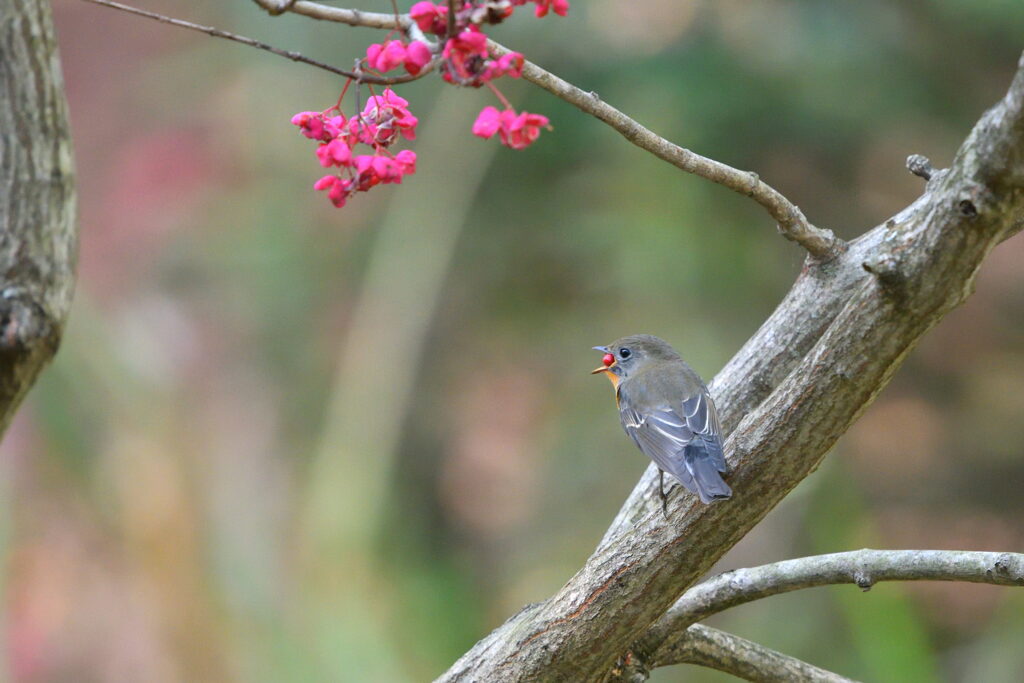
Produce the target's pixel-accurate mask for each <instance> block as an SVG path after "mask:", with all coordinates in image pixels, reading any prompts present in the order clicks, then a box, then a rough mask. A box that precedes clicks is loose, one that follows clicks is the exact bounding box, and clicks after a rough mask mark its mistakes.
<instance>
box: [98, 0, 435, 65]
mask: <svg viewBox="0 0 1024 683" xmlns="http://www.w3.org/2000/svg"><path fill="white" fill-rule="evenodd" d="M84 2H91V3H92V4H94V5H102V6H104V7H110V8H111V9H116V10H121V11H122V12H128V13H129V14H136V15H138V16H141V17H146V18H147V19H155V20H156V21H159V22H161V23H164V24H171V25H172V26H178V27H181V28H187V29H189V30H191V31H198V32H200V33H205V34H207V35H210V36H213V37H214V38H224V39H226V40H233V41H235V42H236V43H241V44H243V45H248V46H249V47H255V48H257V49H259V50H265V51H267V52H270V53H272V54H275V55H277V56H279V57H284V58H286V59H290V60H292V61H293V62H300V63H302V64H308V65H310V66H315V67H316V68H318V69H323V70H324V71H330V72H331V73H333V74H338V75H339V76H344V77H345V78H351V79H352V80H355V81H359V82H361V83H371V84H373V85H396V84H398V83H408V82H410V81H415V80H418V79H420V78H423V77H424V76H426V75H427V74H428V73H430V72H431V71H433V70H434V68H435V67H436V66H437V63H438V62H437V60H436V59H434V60H431V62H430V63H429V64H427V65H426V66H424V67H423V69H421V70H420V72H419V73H417V74H415V75H413V74H406V75H404V76H395V77H393V78H388V77H385V76H373V75H370V74H365V73H362V72H360V73H356V72H355V71H347V70H345V69H339V68H338V67H336V66H331V65H330V64H325V63H323V62H318V61H317V60H315V59H310V58H309V57H306V56H304V55H302V54H300V53H298V52H294V51H291V50H282V49H280V48H276V47H274V46H273V45H268V44H267V43H264V42H262V41H259V40H255V39H253V38H247V37H246V36H242V35H238V34H237V33H231V32H230V31H224V30H222V29H219V28H215V27H213V26H203V25H202V24H195V23H192V22H191V21H185V20H184V19H175V18H173V17H168V16H166V15H163V14H158V13H156V12H150V11H148V10H144V9H139V8H137V7H131V6H129V5H122V4H121V3H119V2H112V1H111V0H84ZM261 5H262V3H261ZM392 21H394V19H392Z"/></svg>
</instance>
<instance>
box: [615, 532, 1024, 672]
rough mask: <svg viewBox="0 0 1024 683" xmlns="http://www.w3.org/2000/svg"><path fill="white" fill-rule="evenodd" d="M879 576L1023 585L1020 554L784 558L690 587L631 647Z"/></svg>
mask: <svg viewBox="0 0 1024 683" xmlns="http://www.w3.org/2000/svg"><path fill="white" fill-rule="evenodd" d="M879 581H968V582H971V583H989V584H993V585H997V586H1024V554H1020V553H992V552H975V551H967V550H870V549H867V548H865V549H863V550H854V551H850V552H845V553H833V554H831V555H816V556H814V557H801V558H799V559H795V560H786V561H784V562H776V563H774V564H766V565H763V566H761V567H752V568H749V569H737V570H734V571H731V572H726V573H724V574H720V575H718V576H716V577H714V578H712V579H710V580H708V581H705V582H704V583H701V584H698V585H696V586H694V587H693V588H691V589H690V590H688V591H687V592H686V593H685V594H684V595H683V597H681V598H680V599H679V601H678V602H676V604H675V605H673V607H672V609H670V610H669V611H668V612H667V613H666V614H665V616H663V617H662V618H661V619H659V620H658V622H657V623H656V624H654V626H652V627H651V629H650V631H648V633H647V634H646V635H645V636H644V637H643V638H642V639H641V640H640V641H639V642H638V643H637V645H636V646H635V647H634V648H633V649H635V650H639V651H643V652H651V653H654V654H652V657H653V659H655V660H658V659H660V658H661V655H660V654H657V653H659V652H661V651H662V650H663V649H666V648H667V649H669V650H671V649H673V648H674V647H676V645H675V644H674V642H675V641H676V640H683V641H685V639H686V638H687V637H688V636H686V635H685V634H686V629H687V627H689V626H690V625H691V624H695V623H696V622H698V621H702V620H704V619H706V618H707V617H709V616H711V615H712V614H717V613H718V612H722V611H724V610H726V609H729V608H730V607H735V606H737V605H742V604H745V603H748V602H752V601H754V600H760V599H761V598H766V597H768V596H771V595H778V594H779V593H788V592H789V591H795V590H799V589H801V588H811V587H814V586H827V585H832V584H840V583H852V584H856V585H857V586H859V587H860V588H861V589H862V590H865V591H866V590H869V589H870V588H871V586H873V585H874V584H875V583H878V582H879Z"/></svg>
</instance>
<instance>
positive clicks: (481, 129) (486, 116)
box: [473, 107, 501, 138]
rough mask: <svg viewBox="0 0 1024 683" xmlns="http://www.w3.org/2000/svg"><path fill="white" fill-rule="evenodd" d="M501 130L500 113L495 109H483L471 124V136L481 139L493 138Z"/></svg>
mask: <svg viewBox="0 0 1024 683" xmlns="http://www.w3.org/2000/svg"><path fill="white" fill-rule="evenodd" d="M499 128H501V112H499V111H498V110H497V108H495V107H484V108H483V109H482V110H481V111H480V115H479V116H477V117H476V121H474V122H473V135H476V136H478V137H482V138H490V137H493V136H494V134H495V133H497V132H498V129H499Z"/></svg>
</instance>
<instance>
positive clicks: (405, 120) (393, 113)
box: [360, 88, 419, 145]
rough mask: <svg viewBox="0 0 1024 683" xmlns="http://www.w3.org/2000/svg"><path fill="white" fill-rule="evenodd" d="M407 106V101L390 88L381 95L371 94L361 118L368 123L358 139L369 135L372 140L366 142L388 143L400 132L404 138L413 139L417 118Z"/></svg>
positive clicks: (363, 138)
mask: <svg viewBox="0 0 1024 683" xmlns="http://www.w3.org/2000/svg"><path fill="white" fill-rule="evenodd" d="M408 106H409V102H408V101H406V100H405V99H403V98H401V97H399V96H398V95H397V94H395V91H394V90H392V89H391V88H387V89H385V90H384V93H383V94H382V95H371V96H370V98H369V101H368V102H367V103H366V108H365V109H363V118H364V119H366V121H367V122H368V123H366V124H364V131H363V135H361V136H360V139H361V140H363V141H365V138H366V137H369V138H370V140H372V142H371V143H367V144H372V143H374V142H375V143H377V144H381V145H389V144H391V143H392V142H394V141H395V136H396V134H397V133H401V134H402V137H404V138H405V139H407V140H415V139H416V125H417V124H418V123H419V119H417V118H416V117H415V116H413V115H412V113H411V112H410V111H409V109H408Z"/></svg>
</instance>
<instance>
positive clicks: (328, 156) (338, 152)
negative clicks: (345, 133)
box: [316, 138, 352, 168]
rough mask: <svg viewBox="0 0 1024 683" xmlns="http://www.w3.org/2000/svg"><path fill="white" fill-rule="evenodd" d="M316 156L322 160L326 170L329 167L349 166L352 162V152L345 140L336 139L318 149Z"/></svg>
mask: <svg viewBox="0 0 1024 683" xmlns="http://www.w3.org/2000/svg"><path fill="white" fill-rule="evenodd" d="M316 156H317V158H318V159H319V160H320V165H321V166H323V167H324V168H327V167H329V166H348V165H349V164H350V163H351V161H352V150H351V149H350V148H349V146H348V143H347V142H346V141H345V140H343V139H342V138H335V139H333V140H331V141H330V142H328V143H326V144H323V145H320V146H319V147H317V150H316Z"/></svg>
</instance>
